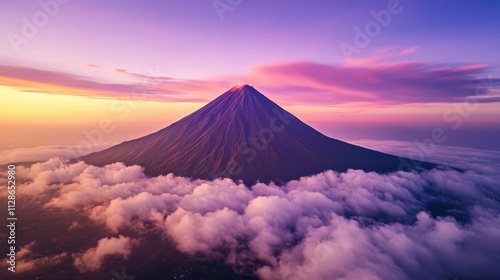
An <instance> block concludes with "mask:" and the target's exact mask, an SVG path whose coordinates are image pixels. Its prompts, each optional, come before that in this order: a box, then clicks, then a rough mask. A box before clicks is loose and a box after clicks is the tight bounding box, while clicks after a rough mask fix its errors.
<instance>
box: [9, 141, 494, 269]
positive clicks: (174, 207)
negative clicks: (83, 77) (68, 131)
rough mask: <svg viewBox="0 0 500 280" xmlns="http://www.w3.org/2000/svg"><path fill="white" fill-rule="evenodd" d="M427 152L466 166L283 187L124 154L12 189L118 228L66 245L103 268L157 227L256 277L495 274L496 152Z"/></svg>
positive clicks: (37, 170) (44, 170)
mask: <svg viewBox="0 0 500 280" xmlns="http://www.w3.org/2000/svg"><path fill="white" fill-rule="evenodd" d="M375 144H376V143H375ZM375 144H374V143H372V145H375ZM379 145H381V146H386V147H387V149H388V150H392V151H400V152H401V151H415V150H418V149H419V147H418V146H415V145H413V144H412V143H406V146H404V145H403V143H393V144H392V146H391V145H389V144H388V143H381V144H380V143H379ZM471 155H474V158H472V157H471ZM430 156H432V158H433V159H437V160H438V161H441V162H455V163H456V164H459V165H461V166H462V167H464V168H465V169H466V170H465V171H463V172H460V171H456V170H451V169H450V170H437V169H436V170H430V171H425V172H421V173H415V172H403V171H400V172H394V173H391V174H377V173H373V172H370V173H366V172H363V171H360V170H349V171H347V172H344V173H337V172H334V171H325V172H323V173H320V174H317V175H314V176H309V177H303V178H301V179H300V180H296V181H291V182H289V183H287V184H286V185H284V186H282V187H278V186H275V185H273V184H262V183H258V184H255V185H254V186H252V187H251V188H247V187H245V186H244V185H242V184H237V183H235V182H233V181H232V180H229V179H218V180H214V181H204V180H190V179H187V178H182V177H175V176H173V175H166V176H158V177H152V178H148V177H146V176H145V175H144V173H143V170H142V168H141V167H140V166H125V165H123V164H121V163H115V164H111V165H108V166H104V167H95V166H90V165H87V164H85V163H83V162H67V161H65V160H62V159H51V160H49V161H47V162H43V163H37V164H34V165H32V166H30V167H19V169H18V176H19V177H20V178H22V179H23V180H25V181H26V183H25V184H22V185H20V187H19V192H20V195H22V196H25V197H29V196H33V197H36V198H37V201H40V202H41V203H43V204H44V205H45V211H47V210H48V209H50V208H53V209H68V210H76V211H78V212H80V213H82V215H85V216H87V217H88V218H89V219H90V220H92V221H94V222H95V223H94V225H96V226H99V225H100V226H102V227H105V228H106V229H107V230H108V233H111V234H113V236H117V235H118V236H119V237H118V238H117V237H109V238H103V239H101V240H99V242H98V244H97V246H96V247H93V248H87V249H86V250H85V252H84V253H78V252H76V253H73V258H74V266H75V267H76V268H78V269H79V270H81V271H88V270H90V271H98V270H99V269H100V268H101V267H102V265H103V264H104V263H105V262H106V257H107V256H111V255H116V256H118V257H122V258H128V257H129V256H130V255H132V254H134V246H136V245H139V241H138V240H139V239H137V238H135V237H129V236H132V235H131V234H132V233H135V234H136V235H137V236H139V237H140V238H142V237H144V238H147V235H148V234H149V233H150V232H151V230H152V229H153V231H154V232H159V233H161V234H162V235H163V236H164V237H166V239H167V240H170V241H172V242H174V244H175V246H176V248H177V250H179V251H180V252H182V253H185V254H188V255H191V256H200V255H201V256H205V257H208V258H209V259H216V260H224V261H225V263H226V264H228V265H231V266H233V267H234V268H235V270H237V271H243V272H250V273H254V274H256V275H257V276H258V277H259V278H261V279H446V278H449V279H450V278H451V279H453V278H455V277H457V278H458V279H470V278H472V279H492V278H494V277H496V276H497V275H499V274H500V268H499V267H498V265H497V264H498V262H499V261H500V228H499V227H498V224H500V188H499V184H498V182H500V173H499V172H498V170H500V169H499V168H497V166H499V165H500V156H499V155H497V154H493V155H492V153H491V151H483V150H477V149H463V150H460V149H456V148H454V147H451V148H446V147H438V148H436V153H435V154H432V155H430ZM479 163H480V164H479ZM485 165H486V166H489V167H491V170H490V169H485V168H483V167H482V166H485ZM0 191H2V192H5V190H0ZM81 227H83V225H80V227H79V229H78V230H85V229H84V228H81ZM125 234H126V236H125ZM127 236H128V237H127Z"/></svg>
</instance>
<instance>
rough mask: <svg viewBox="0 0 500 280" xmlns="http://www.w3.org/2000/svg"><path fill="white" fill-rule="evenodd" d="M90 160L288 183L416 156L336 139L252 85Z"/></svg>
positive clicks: (153, 171)
mask: <svg viewBox="0 0 500 280" xmlns="http://www.w3.org/2000/svg"><path fill="white" fill-rule="evenodd" d="M83 160H84V161H85V162H87V163H90V164H94V165H99V166H104V165H106V164H110V163H114V162H123V163H125V164H126V165H134V164H138V165H141V166H142V167H144V168H145V172H146V174H147V175H151V176H157V175H161V174H169V173H174V174H175V175H177V176H184V177H192V178H197V179H215V178H219V177H227V178H232V179H235V180H237V179H238V180H239V179H241V180H243V182H245V183H246V184H253V183H254V182H256V181H261V182H268V181H278V182H286V181H290V180H293V179H298V178H299V177H301V176H308V175H312V174H317V173H320V172H323V171H325V170H330V169H331V170H335V171H340V172H342V171H346V170H348V169H361V170H364V171H375V172H381V173H385V172H392V171H397V170H400V169H401V164H402V163H403V162H408V161H409V160H407V159H402V158H398V157H396V156H392V155H388V154H383V153H380V152H376V151H373V150H368V149H365V148H362V147H358V146H354V145H351V144H348V143H346V142H342V141H340V140H336V139H333V138H329V137H327V136H325V135H323V134H321V133H320V132H318V131H316V130H315V129H313V128H312V127H310V126H308V125H307V124H305V123H303V122H302V121H300V120H299V119H298V118H296V117H295V116H293V115H292V114H290V113H289V112H287V111H285V110H284V109H283V108H281V107H280V106H279V105H278V104H276V103H274V102H273V101H272V100H270V99H268V98H267V97H266V96H264V95H263V94H262V93H260V92H259V91H257V90H256V89H255V88H253V87H252V86H249V85H246V84H242V85H236V86H234V87H232V88H231V89H230V90H229V91H227V92H225V93H224V94H222V95H221V96H219V97H217V98H216V99H215V100H213V101H212V102H210V103H209V104H207V105H205V106H204V107H203V108H200V109H199V110H198V111H196V112H194V113H192V114H190V115H189V116H186V117H184V118H183V119H181V120H179V121H177V122H175V123H173V124H172V125H170V126H168V127H166V128H163V129H161V130H159V131H157V132H155V133H152V134H150V135H146V136H144V137H141V138H138V139H135V140H131V141H127V142H124V143H122V144H119V145H116V146H113V147H111V148H108V149H106V150H104V151H101V152H98V153H93V154H90V155H87V156H84V157H83ZM415 162H416V161H412V164H414V163H415ZM417 163H418V164H416V165H417V167H420V168H432V167H434V165H433V164H428V163H424V162H417Z"/></svg>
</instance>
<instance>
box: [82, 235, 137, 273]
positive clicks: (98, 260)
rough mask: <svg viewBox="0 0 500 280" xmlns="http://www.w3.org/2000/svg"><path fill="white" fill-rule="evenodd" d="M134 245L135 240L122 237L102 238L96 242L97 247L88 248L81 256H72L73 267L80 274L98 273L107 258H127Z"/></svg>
mask: <svg viewBox="0 0 500 280" xmlns="http://www.w3.org/2000/svg"><path fill="white" fill-rule="evenodd" d="M136 244H137V241H136V240H134V239H131V238H129V237H125V236H122V235H120V236H119V237H118V238H116V237H111V238H102V239H101V240H99V241H98V242H97V247H95V248H90V249H88V250H87V251H86V252H84V253H82V254H74V255H73V258H74V262H73V265H74V266H75V267H76V268H77V269H78V270H79V271H81V272H85V271H98V270H99V268H100V267H101V265H102V263H103V261H104V259H105V258H106V257H108V256H113V255H115V256H120V257H123V258H128V256H130V253H131V251H132V247H133V246H134V245H136Z"/></svg>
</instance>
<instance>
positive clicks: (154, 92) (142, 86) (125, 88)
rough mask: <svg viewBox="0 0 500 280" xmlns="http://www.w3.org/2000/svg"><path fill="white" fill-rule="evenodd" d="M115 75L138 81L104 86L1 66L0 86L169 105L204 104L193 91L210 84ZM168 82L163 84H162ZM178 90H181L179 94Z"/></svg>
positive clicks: (65, 75)
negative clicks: (178, 103) (152, 101)
mask: <svg viewBox="0 0 500 280" xmlns="http://www.w3.org/2000/svg"><path fill="white" fill-rule="evenodd" d="M115 72H119V73H121V74H129V75H130V76H132V77H135V78H140V79H139V80H138V82H136V83H103V82H98V81H93V80H91V79H89V78H85V77H80V76H76V75H72V74H68V73H64V72H56V71H49V70H40V69H35V68H30V67H20V66H8V65H0V85H4V86H10V87H15V88H17V89H18V90H21V91H26V92H43V93H53V94H64V95H77V96H86V97H95V98H135V99H138V100H156V101H172V102H203V101H206V98H205V97H204V96H202V95H199V92H196V90H197V89H199V88H200V86H197V87H196V86H195V85H196V84H205V85H207V87H208V85H211V84H213V83H211V82H206V83H203V82H202V81H200V82H193V81H189V80H173V81H170V80H171V79H170V78H168V77H157V76H154V73H153V74H152V75H138V74H133V73H129V72H128V71H126V70H124V69H116V70H115ZM165 81H169V82H168V83H166V84H165V85H163V84H162V82H165ZM179 88H181V89H182V90H181V91H179Z"/></svg>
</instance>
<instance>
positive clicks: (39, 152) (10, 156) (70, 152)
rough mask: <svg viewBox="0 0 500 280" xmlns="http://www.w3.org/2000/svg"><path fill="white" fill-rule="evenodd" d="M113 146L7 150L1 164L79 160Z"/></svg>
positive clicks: (2, 154)
mask: <svg viewBox="0 0 500 280" xmlns="http://www.w3.org/2000/svg"><path fill="white" fill-rule="evenodd" d="M112 145H113V144H110V143H106V144H100V145H50V146H37V147H32V148H14V149H7V150H2V151H0V164H11V163H16V162H38V161H46V160H48V159H50V158H53V157H61V158H65V159H71V158H77V157H81V156H85V155H88V154H90V153H94V152H99V151H102V150H104V149H106V148H109V147H111V146H112Z"/></svg>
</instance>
